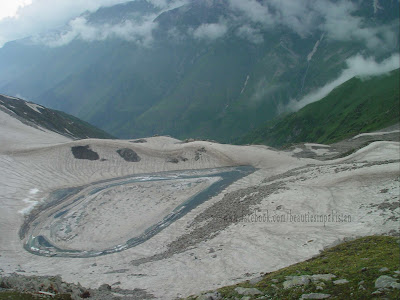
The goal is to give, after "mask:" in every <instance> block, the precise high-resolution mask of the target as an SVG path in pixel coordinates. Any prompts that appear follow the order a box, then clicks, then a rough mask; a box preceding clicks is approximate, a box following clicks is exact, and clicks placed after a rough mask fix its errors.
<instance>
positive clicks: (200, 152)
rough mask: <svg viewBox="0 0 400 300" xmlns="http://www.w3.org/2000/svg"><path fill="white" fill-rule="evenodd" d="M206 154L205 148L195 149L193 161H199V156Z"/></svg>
mask: <svg viewBox="0 0 400 300" xmlns="http://www.w3.org/2000/svg"><path fill="white" fill-rule="evenodd" d="M206 152H207V150H206V148H205V147H201V148H199V149H197V150H196V152H195V153H194V160H195V161H198V160H199V159H200V157H201V155H202V154H203V153H206Z"/></svg>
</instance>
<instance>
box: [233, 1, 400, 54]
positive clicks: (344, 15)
mask: <svg viewBox="0 0 400 300" xmlns="http://www.w3.org/2000/svg"><path fill="white" fill-rule="evenodd" d="M229 4H230V6H231V8H232V9H234V10H235V11H237V12H239V13H240V14H241V15H242V16H244V17H245V18H246V19H247V20H249V21H250V22H253V23H255V24H259V25H263V26H264V27H265V28H267V29H272V28H274V27H276V26H285V27H288V28H290V29H291V30H292V31H294V32H295V33H297V34H298V35H299V36H301V37H306V36H308V35H310V34H312V33H314V32H316V31H317V30H320V31H322V32H325V33H326V37H327V39H331V40H339V41H352V40H357V41H361V42H363V43H364V44H365V45H366V47H368V48H369V49H373V50H382V49H383V51H386V50H393V48H394V47H395V46H396V42H397V40H398V38H397V34H396V32H395V31H394V30H393V28H391V27H390V26H380V27H379V26H374V27H369V26H367V25H366V22H365V21H366V20H365V19H363V18H362V17H359V16H356V14H355V13H356V12H357V10H358V9H359V4H357V3H356V2H354V1H353V2H352V1H350V0H338V1H332V0H296V1H282V0H268V1H265V0H264V1H256V0H229Z"/></svg>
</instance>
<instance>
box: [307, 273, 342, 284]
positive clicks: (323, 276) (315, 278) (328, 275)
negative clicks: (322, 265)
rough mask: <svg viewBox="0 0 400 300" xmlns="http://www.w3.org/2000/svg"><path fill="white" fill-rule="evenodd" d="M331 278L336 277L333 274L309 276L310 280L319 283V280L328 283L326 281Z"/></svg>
mask: <svg viewBox="0 0 400 300" xmlns="http://www.w3.org/2000/svg"><path fill="white" fill-rule="evenodd" d="M333 278H336V276H335V275H333V274H316V275H312V276H311V280H312V281H313V282H316V281H320V280H324V281H328V280H332V279H333Z"/></svg>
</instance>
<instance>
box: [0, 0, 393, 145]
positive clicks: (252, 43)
mask: <svg viewBox="0 0 400 300" xmlns="http://www.w3.org/2000/svg"><path fill="white" fill-rule="evenodd" d="M398 8H399V2H398V1H367V0H364V1H333V0H331V1H328V0H323V1H321V0H320V1H315V0H303V1H275V0H269V1H256V0H248V1H239V0H221V1H217V0H200V1H183V0H179V1H156V0H153V1H144V0H136V1H131V2H127V3H122V4H118V5H115V6H111V7H103V8H100V9H99V10H97V11H96V12H93V13H89V12H87V13H84V14H82V15H80V16H77V17H76V18H74V19H72V20H70V21H69V22H68V24H66V25H65V26H64V27H63V28H58V29H55V30H53V31H50V32H46V33H43V34H40V35H36V36H32V37H28V38H25V39H22V40H17V41H14V42H9V43H7V44H6V45H5V46H4V47H3V48H1V49H0V91H1V92H2V93H5V94H9V95H15V96H23V97H27V98H29V99H31V100H33V101H35V102H37V103H40V104H43V105H46V106H48V107H51V108H54V109H58V110H62V111H66V112H68V113H70V114H73V115H75V116H77V117H79V118H82V119H83V120H85V121H87V122H90V123H92V124H94V125H96V126H98V127H100V128H102V129H103V130H106V131H107V132H110V133H111V134H113V135H115V136H118V137H123V138H131V137H143V136H149V135H153V134H170V135H173V136H176V137H179V138H186V137H200V138H212V139H217V140H219V141H224V142H229V141H231V140H233V139H234V138H236V137H238V136H240V135H243V134H245V133H247V132H249V131H251V130H253V129H255V128H258V127H259V126H261V125H263V124H264V123H265V122H266V121H268V120H271V119H272V118H274V117H275V116H277V115H279V114H280V113H281V112H282V111H284V110H285V109H286V107H288V105H289V104H290V105H291V106H293V107H296V105H293V103H296V102H297V101H299V100H302V101H303V102H301V103H309V102H310V101H309V100H308V99H305V97H306V96H307V95H312V93H313V92H315V91H318V90H319V89H320V88H321V87H324V86H327V85H329V84H332V83H333V87H334V85H335V82H336V80H338V79H339V78H340V76H342V75H343V74H344V73H345V71H346V70H347V69H349V61H350V62H354V61H356V60H357V59H358V62H361V64H363V62H365V61H367V62H372V64H371V65H373V67H372V68H371V69H369V70H367V73H368V72H369V73H374V70H375V69H379V68H380V67H381V63H385V62H386V63H387V61H388V60H389V61H390V62H391V64H392V65H391V66H392V68H391V67H389V68H388V69H389V70H388V71H390V69H395V68H398V59H397V58H398V49H399V39H398V35H399V27H398V19H399V9H398ZM390 59H391V60H390ZM396 59H397V60H396ZM396 64H397V66H396ZM353 66H354V65H353ZM353 70H356V71H355V73H354V72H353V73H351V76H350V77H349V78H351V77H352V76H356V75H358V74H357V72H358V71H357V70H360V69H359V68H358V69H357V68H354V69H353ZM369 73H368V74H369ZM368 74H366V75H368ZM363 75H365V74H363ZM349 78H347V79H349ZM347 79H345V80H347ZM345 80H342V81H340V80H339V81H337V83H336V84H337V85H339V84H341V83H343V82H344V81H345ZM333 87H332V88H333ZM328 92H329V91H328ZM325 95H326V94H325ZM323 96H324V95H322V97H323Z"/></svg>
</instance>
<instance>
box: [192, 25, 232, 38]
mask: <svg viewBox="0 0 400 300" xmlns="http://www.w3.org/2000/svg"><path fill="white" fill-rule="evenodd" d="M227 31H228V26H227V25H226V24H224V23H207V24H202V25H200V26H199V27H197V28H196V29H195V30H193V32H192V34H193V36H194V37H195V38H197V39H209V40H215V39H218V38H220V37H222V36H224V35H225V34H226V32H227Z"/></svg>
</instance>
